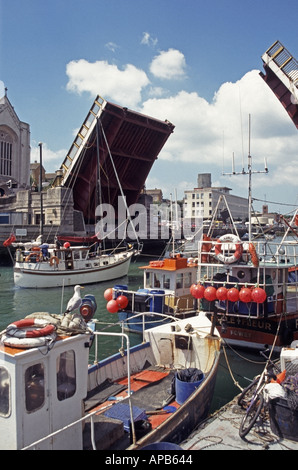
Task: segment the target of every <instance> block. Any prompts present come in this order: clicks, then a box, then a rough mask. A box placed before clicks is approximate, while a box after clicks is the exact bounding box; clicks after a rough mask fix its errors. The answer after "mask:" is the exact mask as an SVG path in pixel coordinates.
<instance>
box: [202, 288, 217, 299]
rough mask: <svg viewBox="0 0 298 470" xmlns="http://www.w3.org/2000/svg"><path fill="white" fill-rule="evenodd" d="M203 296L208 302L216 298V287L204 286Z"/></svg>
mask: <svg viewBox="0 0 298 470" xmlns="http://www.w3.org/2000/svg"><path fill="white" fill-rule="evenodd" d="M204 298H205V299H206V300H208V301H209V302H212V301H213V300H216V289H215V287H213V286H209V287H206V289H205V292H204Z"/></svg>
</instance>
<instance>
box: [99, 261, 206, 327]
mask: <svg viewBox="0 0 298 470" xmlns="http://www.w3.org/2000/svg"><path fill="white" fill-rule="evenodd" d="M140 269H142V270H143V272H144V276H143V279H144V281H143V287H142V288H140V289H138V290H136V291H132V290H129V286H127V285H119V284H117V285H115V286H114V287H113V289H109V290H107V293H106V294H105V298H106V299H107V300H108V303H107V309H108V310H109V311H110V312H111V313H118V317H119V321H120V322H123V324H124V327H125V329H128V330H130V331H134V332H139V333H141V332H142V331H143V329H144V328H152V327H153V326H156V325H158V324H160V323H164V322H168V321H172V320H171V319H172V317H174V318H187V317H189V316H194V315H196V311H195V309H194V301H193V297H192V296H191V294H190V290H189V289H190V287H191V285H192V284H193V283H194V282H195V281H196V276H197V260H196V259H194V258H188V259H187V258H185V257H183V256H181V255H180V254H176V255H173V256H169V257H167V258H164V259H163V260H157V261H150V262H149V264H148V265H146V266H142V267H141V268H140Z"/></svg>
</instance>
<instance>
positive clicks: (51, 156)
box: [31, 142, 68, 173]
mask: <svg viewBox="0 0 298 470" xmlns="http://www.w3.org/2000/svg"><path fill="white" fill-rule="evenodd" d="M67 151H68V149H67V150H65V149H61V150H57V151H54V150H51V149H49V148H48V146H47V144H46V143H43V144H42V166H43V167H44V169H45V171H46V173H54V172H55V171H56V170H58V168H60V166H61V164H62V162H63V160H64V158H65V157H66V154H67ZM39 161H40V149H39V146H38V143H36V142H31V163H34V162H39Z"/></svg>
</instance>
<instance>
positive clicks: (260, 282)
mask: <svg viewBox="0 0 298 470" xmlns="http://www.w3.org/2000/svg"><path fill="white" fill-rule="evenodd" d="M251 162H252V158H251V155H250V152H249V156H248V171H247V173H246V174H248V180H249V184H248V188H249V191H248V200H249V213H248V219H249V223H248V228H249V233H248V240H241V239H240V237H239V233H238V232H237V227H236V226H235V225H234V224H233V218H232V215H231V212H230V211H229V214H230V219H231V222H232V227H233V231H232V232H231V233H226V234H224V235H223V236H221V237H219V238H213V237H212V233H211V232H208V233H207V235H205V236H204V237H203V239H202V240H201V242H200V243H199V252H198V282H197V284H196V285H195V286H193V287H192V293H193V296H194V297H195V298H196V299H197V300H198V303H199V307H198V308H199V309H201V310H203V311H205V312H207V314H208V315H209V317H211V316H213V315H215V316H216V317H217V327H218V329H219V331H220V335H221V337H222V339H223V340H224V341H225V342H226V343H228V344H230V345H232V346H236V347H241V348H248V349H252V350H260V349H263V348H264V346H265V345H266V346H270V347H271V348H273V349H274V351H276V352H277V353H279V352H280V350H281V348H282V347H284V346H288V345H289V344H291V343H292V341H295V340H298V252H297V250H298V234H297V233H296V232H295V230H294V229H293V227H296V225H295V223H294V221H295V220H297V211H296V213H295V214H294V215H293V218H292V221H291V222H290V223H289V224H288V227H287V229H286V230H285V232H284V236H283V237H282V238H281V239H280V240H278V239H266V238H262V239H261V238H259V237H257V238H253V236H252V224H251V219H252V212H253V209H252V194H251V193H252V192H251V178H252V173H253V172H252V163H251ZM267 171H268V169H267V168H266V167H265V170H264V172H265V173H267ZM261 172H263V171H260V173H261ZM243 173H245V172H244V170H243V171H242V172H241V174H243ZM233 174H235V172H233ZM220 199H221V198H219V201H218V204H219V203H220ZM222 199H223V200H224V203H225V204H226V206H227V208H228V204H227V201H226V200H225V198H224V196H222ZM216 210H217V208H216ZM216 210H215V213H216ZM228 210H229V209H228Z"/></svg>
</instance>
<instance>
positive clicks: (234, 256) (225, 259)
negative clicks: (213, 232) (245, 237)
mask: <svg viewBox="0 0 298 470" xmlns="http://www.w3.org/2000/svg"><path fill="white" fill-rule="evenodd" d="M223 243H227V244H233V245H235V251H234V252H233V253H231V254H229V255H225V254H224V252H223V251H224V250H223V249H222V244H223ZM214 249H215V255H216V257H217V259H218V260H219V261H221V262H222V263H224V264H232V263H235V262H236V261H238V260H239V259H240V258H241V256H242V253H243V246H242V243H241V241H240V240H239V238H238V237H237V236H236V235H234V234H232V233H229V234H226V235H222V236H221V237H219V239H218V240H217V243H216V245H215V248H214Z"/></svg>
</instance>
